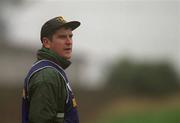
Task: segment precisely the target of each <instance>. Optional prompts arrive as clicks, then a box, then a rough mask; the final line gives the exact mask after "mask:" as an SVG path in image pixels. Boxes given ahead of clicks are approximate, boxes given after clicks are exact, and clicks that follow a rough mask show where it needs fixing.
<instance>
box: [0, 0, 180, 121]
mask: <svg viewBox="0 0 180 123" xmlns="http://www.w3.org/2000/svg"><path fill="white" fill-rule="evenodd" d="M61 15H62V16H64V18H65V19H66V20H78V21H80V22H81V26H80V27H79V28H78V29H77V30H75V31H73V33H74V37H73V38H74V39H73V40H74V44H73V57H72V64H71V66H70V67H69V68H68V69H67V70H66V71H67V73H68V76H69V77H70V80H71V85H72V87H73V90H74V93H75V95H76V98H77V103H78V105H79V109H78V110H79V114H80V121H81V123H180V36H179V33H180V2H179V1H173V0H169V1H168V0H166V1H165V0H159V1H156V0H153V1H150V0H139V1H137V0H133V1H131V0H122V1H118V0H114V1H111V0H96V1H95V0H85V1H81V0H66V1H65V0H0V122H1V123H12V122H13V123H19V122H21V96H22V87H23V81H24V78H25V76H26V74H27V71H28V70H29V69H30V67H31V65H32V63H33V62H34V61H35V60H36V52H37V50H38V49H40V48H41V42H40V38H39V36H40V28H41V26H42V24H43V23H44V22H45V21H47V20H48V19H50V18H53V17H55V16H61Z"/></svg>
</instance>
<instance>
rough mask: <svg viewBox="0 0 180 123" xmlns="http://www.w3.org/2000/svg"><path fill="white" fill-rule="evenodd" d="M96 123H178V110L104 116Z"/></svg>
mask: <svg viewBox="0 0 180 123" xmlns="http://www.w3.org/2000/svg"><path fill="white" fill-rule="evenodd" d="M96 123H180V108H173V109H165V110H161V111H156V112H155V111H144V112H141V113H135V112H134V113H133V112H131V113H128V114H126V115H125V114H124V115H122V114H121V115H120V114H111V115H109V116H106V117H105V116H104V117H102V118H101V119H100V120H98V121H97V122H96Z"/></svg>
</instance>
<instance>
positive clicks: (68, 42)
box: [66, 36, 72, 44]
mask: <svg viewBox="0 0 180 123" xmlns="http://www.w3.org/2000/svg"><path fill="white" fill-rule="evenodd" d="M66 44H72V39H71V38H70V37H69V36H67V40H66Z"/></svg>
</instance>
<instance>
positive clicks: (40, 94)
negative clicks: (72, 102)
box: [29, 68, 65, 123]
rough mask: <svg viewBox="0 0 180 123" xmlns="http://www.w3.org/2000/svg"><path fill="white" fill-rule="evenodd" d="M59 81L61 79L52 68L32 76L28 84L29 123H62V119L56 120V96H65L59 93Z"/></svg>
mask: <svg viewBox="0 0 180 123" xmlns="http://www.w3.org/2000/svg"><path fill="white" fill-rule="evenodd" d="M59 81H62V79H60V77H59V75H58V73H57V71H55V70H53V69H52V68H45V69H43V70H41V71H39V72H38V73H36V74H34V75H33V76H32V78H31V80H30V82H29V97H30V106H29V123H64V119H63V118H62V119H58V120H57V119H56V115H57V108H58V101H57V100H58V96H59V95H60V96H61V97H62V96H65V95H64V94H63V93H61V92H62V91H61V90H60V89H62V84H61V83H62V82H59ZM62 99H63V98H62ZM62 101H63V100H62Z"/></svg>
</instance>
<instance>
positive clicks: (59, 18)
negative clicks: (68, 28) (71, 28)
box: [56, 16, 66, 23]
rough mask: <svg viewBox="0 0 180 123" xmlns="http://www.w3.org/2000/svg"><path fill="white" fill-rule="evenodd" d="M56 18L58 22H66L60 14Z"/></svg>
mask: <svg viewBox="0 0 180 123" xmlns="http://www.w3.org/2000/svg"><path fill="white" fill-rule="evenodd" d="M56 20H57V21H58V22H60V23H62V22H63V23H65V22H66V21H65V20H64V18H63V17H62V16H59V17H57V18H56Z"/></svg>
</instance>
